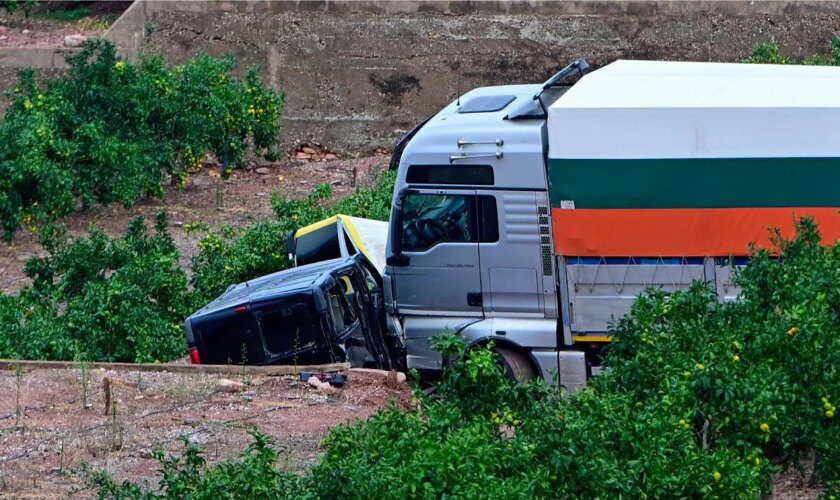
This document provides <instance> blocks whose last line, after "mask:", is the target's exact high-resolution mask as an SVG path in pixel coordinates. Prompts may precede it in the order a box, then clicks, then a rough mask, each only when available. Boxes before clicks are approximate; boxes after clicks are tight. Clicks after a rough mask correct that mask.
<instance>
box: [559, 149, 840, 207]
mask: <svg viewBox="0 0 840 500" xmlns="http://www.w3.org/2000/svg"><path fill="white" fill-rule="evenodd" d="M548 177H549V189H550V196H551V205H552V206H554V207H561V203H562V202H567V203H564V204H563V205H564V206H568V205H570V204H571V203H574V207H575V208H724V207H732V208H735V207H834V206H840V158H691V159H619V160H615V159H562V158H549V160H548ZM569 202H571V203H569Z"/></svg>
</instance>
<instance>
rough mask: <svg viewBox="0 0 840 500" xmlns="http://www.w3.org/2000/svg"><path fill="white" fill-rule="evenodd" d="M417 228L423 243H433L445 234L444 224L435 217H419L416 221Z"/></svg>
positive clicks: (441, 238)
mask: <svg viewBox="0 0 840 500" xmlns="http://www.w3.org/2000/svg"><path fill="white" fill-rule="evenodd" d="M417 229H418V233H419V234H420V236H421V237H422V238H423V240H424V241H425V243H427V244H433V243H436V242H438V241H441V240H443V238H444V236H446V232H447V231H446V226H444V225H443V224H441V223H440V222H439V221H437V220H435V219H420V220H418V221H417Z"/></svg>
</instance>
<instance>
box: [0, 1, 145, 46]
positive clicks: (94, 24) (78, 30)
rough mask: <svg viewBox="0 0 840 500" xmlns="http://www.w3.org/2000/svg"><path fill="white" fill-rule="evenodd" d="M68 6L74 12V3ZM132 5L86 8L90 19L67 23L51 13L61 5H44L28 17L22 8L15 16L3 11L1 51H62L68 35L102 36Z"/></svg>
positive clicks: (97, 4)
mask: <svg viewBox="0 0 840 500" xmlns="http://www.w3.org/2000/svg"><path fill="white" fill-rule="evenodd" d="M20 3H23V2H22V1H21V2H20ZM64 3H65V4H70V5H68V8H69V9H73V8H74V6H73V5H72V4H71V3H70V2H64ZM128 5H130V2H94V3H90V4H89V5H85V8H87V9H89V10H90V13H89V15H87V16H84V17H82V18H80V19H66V20H65V19H62V18H61V13H58V14H56V13H55V12H53V13H50V12H48V10H50V9H52V10H53V11H55V10H58V8H59V7H58V2H52V4H51V3H50V2H41V5H39V6H38V7H36V8H35V9H34V10H33V11H32V12H31V13H30V15H29V16H28V17H26V16H25V15H24V12H23V9H22V8H21V9H18V11H17V12H15V13H14V14H9V13H8V12H6V11H5V10H4V9H0V48H26V49H58V48H63V47H64V37H65V36H68V35H82V36H83V37H85V38H90V37H97V36H101V35H102V34H103V33H104V32H105V31H106V30H107V29H108V26H110V24H111V23H113V22H114V21H115V20H116V19H117V17H119V15H120V14H121V13H122V12H123V11H124V10H125V9H126V8H127V7H128Z"/></svg>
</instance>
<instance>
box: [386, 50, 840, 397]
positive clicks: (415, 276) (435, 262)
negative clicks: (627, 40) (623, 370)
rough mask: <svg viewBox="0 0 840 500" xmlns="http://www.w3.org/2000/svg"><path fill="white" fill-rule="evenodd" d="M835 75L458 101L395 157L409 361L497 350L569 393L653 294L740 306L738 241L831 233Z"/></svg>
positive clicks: (777, 71)
mask: <svg viewBox="0 0 840 500" xmlns="http://www.w3.org/2000/svg"><path fill="white" fill-rule="evenodd" d="M838 126H840V69H837V68H827V67H808V66H782V65H750V64H724V63H696V62H661V61H630V60H619V61H616V62H613V63H611V64H608V65H606V66H604V67H602V68H600V69H597V70H595V71H589V67H588V65H587V63H586V62H585V61H583V60H578V61H575V62H573V63H571V64H569V65H568V66H566V67H565V68H563V69H562V70H560V71H559V72H558V73H557V74H555V75H554V76H552V77H551V78H550V79H549V80H548V81H546V82H545V83H543V84H542V85H506V86H495V87H484V88H478V89H475V90H472V91H470V92H468V93H466V94H464V95H461V96H458V97H457V98H456V99H455V100H454V101H453V102H451V103H450V104H449V105H448V106H446V107H445V108H444V109H443V110H441V111H440V112H438V113H437V114H435V115H434V116H433V117H431V118H430V119H428V120H427V121H425V122H423V123H422V124H421V125H420V126H418V127H417V128H415V129H414V130H412V131H411V132H410V133H409V134H408V135H407V136H406V137H405V138H404V139H403V140H402V141H401V142H400V143H399V144H398V145H397V147H396V148H395V150H394V155H393V158H392V163H391V165H392V167H393V168H395V169H397V171H398V174H397V182H396V187H395V193H394V198H393V208H392V212H391V218H390V224H389V238H388V242H387V248H386V267H385V272H384V275H383V287H384V292H385V309H386V312H387V315H388V319H387V325H388V328H390V329H391V330H392V333H393V334H394V335H396V336H398V337H400V338H402V339H404V342H405V349H406V353H407V357H406V364H407V366H408V367H409V368H413V369H417V370H418V371H420V372H430V373H435V372H438V371H439V370H440V369H441V358H440V355H439V354H438V353H437V352H435V351H434V350H433V349H432V348H431V347H430V345H429V339H430V338H431V336H433V335H435V334H437V333H439V332H442V331H451V332H454V333H457V334H459V335H461V336H462V337H463V338H464V339H465V341H466V342H467V343H468V344H469V345H478V344H485V343H488V342H491V341H492V342H493V344H494V345H495V349H496V351H497V352H498V354H499V358H500V360H501V362H502V364H503V366H504V367H505V369H506V370H507V372H508V374H509V375H511V376H514V377H517V378H520V379H527V378H531V377H535V376H542V377H543V378H545V379H546V380H548V381H553V382H556V383H558V384H560V386H562V387H564V388H565V389H567V390H569V391H574V390H576V389H578V388H580V387H582V386H584V385H585V384H586V381H587V379H588V377H590V376H591V375H593V374H597V373H598V372H599V371H600V369H601V358H602V351H603V346H604V345H606V344H607V343H608V342H609V341H610V339H611V336H610V331H611V325H612V324H613V322H614V321H615V320H616V319H617V318H620V317H621V316H623V315H624V314H626V313H627V312H628V311H629V309H630V307H631V305H632V303H633V301H634V300H635V298H636V297H637V296H638V295H639V294H641V293H643V292H645V291H646V290H647V289H650V288H659V289H663V290H666V291H676V290H681V289H684V288H686V287H688V286H689V285H690V284H691V283H692V282H694V281H703V282H707V283H708V284H709V286H711V287H713V289H714V290H716V292H717V295H718V297H719V298H720V300H732V299H733V298H735V297H737V295H738V289H737V287H736V286H734V285H733V281H732V278H733V270H734V269H735V268H736V267H737V266H739V265H743V264H744V263H745V261H746V259H747V258H748V257H749V253H750V246H751V245H757V246H764V247H766V248H772V244H771V241H770V237H771V232H770V231H769V228H779V230H780V231H781V234H783V235H787V236H790V235H791V234H792V232H793V231H794V227H795V220H796V219H797V218H800V217H805V216H808V217H812V218H813V219H815V220H816V222H817V223H818V224H819V227H820V230H821V232H822V234H823V237H824V239H825V240H828V241H834V240H836V239H838V238H840V217H838V207H840V139H839V138H838V136H837V130H838Z"/></svg>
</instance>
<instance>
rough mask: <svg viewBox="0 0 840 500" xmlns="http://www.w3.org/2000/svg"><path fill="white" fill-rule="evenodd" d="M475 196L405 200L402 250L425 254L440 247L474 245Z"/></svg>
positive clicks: (425, 196)
mask: <svg viewBox="0 0 840 500" xmlns="http://www.w3.org/2000/svg"><path fill="white" fill-rule="evenodd" d="M474 199H475V197H474V196H467V195H461V194H419V193H412V194H409V195H408V196H406V198H405V205H404V206H403V232H402V235H403V241H402V248H403V250H405V251H407V252H422V251H424V250H428V249H429V248H432V247H433V246H435V245H437V244H438V243H475V242H476V241H477V238H476V229H475V203H474Z"/></svg>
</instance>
